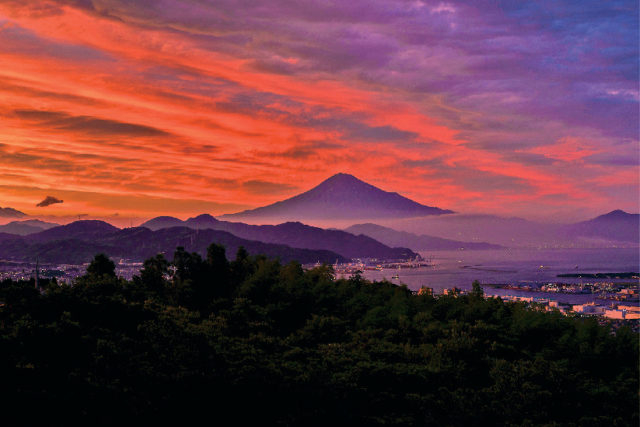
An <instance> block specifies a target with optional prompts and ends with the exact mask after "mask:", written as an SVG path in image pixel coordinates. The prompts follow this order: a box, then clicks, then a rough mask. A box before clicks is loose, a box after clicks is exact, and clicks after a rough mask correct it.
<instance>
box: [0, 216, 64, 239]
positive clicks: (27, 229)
mask: <svg viewBox="0 0 640 427" xmlns="http://www.w3.org/2000/svg"><path fill="white" fill-rule="evenodd" d="M59 225H60V224H54V223H52V222H44V221H40V220H39V219H27V220H24V221H12V222H10V223H8V224H5V225H0V233H10V234H17V235H20V236H26V235H28V234H34V233H38V232H40V231H44V230H48V229H49V228H52V227H57V226H59Z"/></svg>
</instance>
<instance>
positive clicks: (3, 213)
mask: <svg viewBox="0 0 640 427" xmlns="http://www.w3.org/2000/svg"><path fill="white" fill-rule="evenodd" d="M25 216H27V214H26V213H23V212H20V211H19V210H16V209H13V208H0V218H24V217H25Z"/></svg>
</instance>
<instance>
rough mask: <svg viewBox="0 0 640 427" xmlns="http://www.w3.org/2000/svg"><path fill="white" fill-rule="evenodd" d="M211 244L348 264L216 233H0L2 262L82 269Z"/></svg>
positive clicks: (85, 228)
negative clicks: (101, 261)
mask: <svg viewBox="0 0 640 427" xmlns="http://www.w3.org/2000/svg"><path fill="white" fill-rule="evenodd" d="M212 242H216V243H219V244H222V245H225V246H226V247H227V248H229V250H230V251H232V253H233V252H235V251H236V250H237V249H238V248H239V247H240V246H243V247H245V248H246V249H247V250H249V251H251V252H254V253H264V254H267V255H269V256H270V257H279V258H280V259H281V260H282V261H283V262H288V261H292V260H297V261H300V262H302V263H315V262H318V261H320V262H325V263H334V262H336V260H339V261H340V262H344V261H347V259H346V258H344V257H342V256H341V255H339V254H337V253H335V252H332V251H328V250H321V249H317V250H311V249H300V248H292V247H290V246H286V245H281V244H272V243H263V242H258V241H255V240H247V239H242V238H240V237H237V236H234V235H233V234H231V233H228V232H225V231H218V230H193V229H190V228H187V227H173V228H165V229H162V230H158V231H151V230H149V229H148V228H144V227H134V228H125V229H123V230H120V229H118V228H116V227H113V226H111V225H109V224H107V223H105V222H102V221H77V222H74V223H72V224H69V225H66V226H61V227H56V228H52V229H49V230H46V231H43V232H40V233H36V234H32V235H29V236H14V235H7V234H1V233H0V243H1V244H0V259H7V260H18V261H32V262H33V261H34V260H35V259H36V258H38V259H39V260H40V261H41V262H47V263H68V264H79V263H84V262H89V261H90V260H91V258H92V257H93V255H95V254H96V253H99V252H104V253H106V254H107V255H109V256H111V257H114V258H118V259H119V258H124V259H129V260H139V261H144V260H145V259H147V258H149V257H151V256H154V255H155V254H157V253H165V254H171V253H172V252H173V250H174V249H175V248H176V247H178V246H182V247H184V248H186V249H187V250H189V251H196V252H198V253H200V254H204V253H205V252H206V249H207V246H209V245H210V244H211V243H212Z"/></svg>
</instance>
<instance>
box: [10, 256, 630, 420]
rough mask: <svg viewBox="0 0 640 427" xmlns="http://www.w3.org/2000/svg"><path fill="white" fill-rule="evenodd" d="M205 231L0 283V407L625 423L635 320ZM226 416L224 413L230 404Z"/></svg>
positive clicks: (37, 416)
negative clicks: (438, 290)
mask: <svg viewBox="0 0 640 427" xmlns="http://www.w3.org/2000/svg"><path fill="white" fill-rule="evenodd" d="M231 258H233V261H231V262H229V261H228V260H227V257H226V256H225V251H224V248H222V247H221V246H217V245H212V246H210V247H209V248H208V250H207V255H206V256H205V257H201V256H200V255H198V254H193V253H190V252H187V251H184V250H182V249H180V250H178V251H176V252H175V254H174V256H173V261H172V263H171V264H170V263H169V262H168V261H167V260H166V259H164V257H162V256H157V257H154V258H152V259H149V260H147V261H146V262H145V264H144V268H143V270H142V272H141V275H140V277H134V279H133V280H132V281H126V280H123V279H119V278H117V277H116V276H115V274H114V264H113V263H112V262H111V261H110V260H109V259H108V258H106V257H104V256H97V257H96V258H95V259H94V261H93V262H92V263H91V265H90V266H89V268H88V272H87V275H86V276H83V277H81V278H79V279H78V281H77V283H75V284H74V286H60V287H59V286H57V285H56V284H52V283H47V282H46V281H41V282H40V285H41V286H42V287H43V291H42V292H39V291H38V290H36V289H35V287H34V282H33V281H31V282H21V283H16V282H12V281H10V280H5V281H4V282H2V283H1V284H0V301H1V302H2V303H3V304H2V305H0V352H1V354H2V363H1V364H0V378H2V388H1V389H2V392H3V396H2V397H1V398H2V402H3V411H2V416H3V418H4V419H7V420H11V419H14V420H15V419H18V420H20V423H21V424H23V425H70V424H79V423H82V424H85V425H87V424H90V425H95V424H103V425H117V424H125V425H132V424H134V425H135V424H140V425H151V424H156V423H159V424H162V425H166V424H168V423H176V424H177V423H179V424H181V425H184V424H191V423H194V422H196V421H198V422H202V420H206V421H207V422H208V423H212V424H213V423H222V424H227V423H231V424H234V425H284V426H307V425H309V426H327V425H363V426H364V425H367V426H369V425H386V426H389V425H396V426H423V425H433V426H471V425H527V426H543V425H563V426H565V425H568V426H586V425H607V426H611V425H615V426H627V425H628V426H637V425H638V400H637V399H638V356H639V354H638V337H637V336H635V335H634V334H633V333H632V332H631V331H630V330H629V329H628V328H624V327H623V328H620V329H618V330H617V332H616V334H612V333H611V331H610V330H609V328H607V327H602V326H599V325H598V323H597V321H596V320H595V319H578V318H570V317H564V316H563V315H561V314H560V313H547V312H543V311H538V310H536V309H535V308H533V309H532V308H527V307H525V306H524V305H522V304H515V303H503V302H502V301H500V300H497V299H484V298H483V296H482V289H481V288H480V287H479V286H477V285H476V286H475V287H474V292H473V293H472V294H470V295H463V296H457V297H454V296H442V297H439V298H434V297H432V296H429V295H414V294H412V293H411V292H410V291H409V290H408V289H407V288H406V287H403V286H395V285H393V284H391V283H389V282H378V283H371V282H368V281H366V280H364V279H363V278H362V277H360V276H358V275H355V276H353V277H351V278H349V279H341V280H335V279H334V278H333V276H332V274H331V269H330V268H329V267H319V268H316V269H312V270H309V271H304V270H303V269H302V268H301V266H300V265H299V264H297V263H289V264H286V265H281V264H280V263H278V262H277V261H274V260H271V259H268V258H266V257H264V256H249V255H248V254H247V253H246V252H245V251H243V250H239V251H238V253H237V254H236V256H235V257H231ZM230 420H231V421H230Z"/></svg>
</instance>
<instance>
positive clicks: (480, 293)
mask: <svg viewBox="0 0 640 427" xmlns="http://www.w3.org/2000/svg"><path fill="white" fill-rule="evenodd" d="M471 296H473V297H476V298H484V289H482V286H480V282H479V281H477V280H474V281H473V283H472V284H471Z"/></svg>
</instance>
